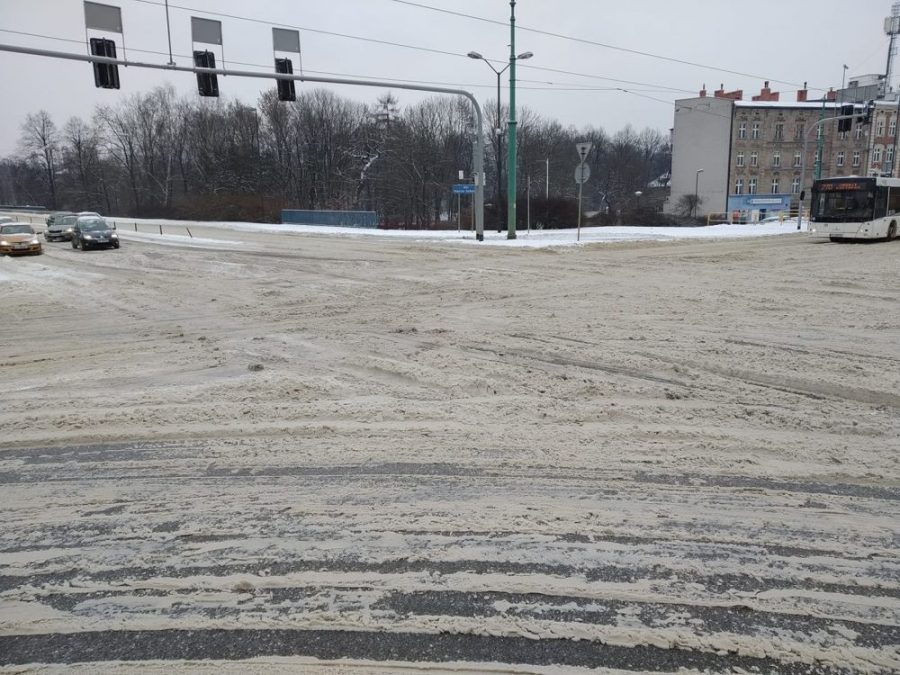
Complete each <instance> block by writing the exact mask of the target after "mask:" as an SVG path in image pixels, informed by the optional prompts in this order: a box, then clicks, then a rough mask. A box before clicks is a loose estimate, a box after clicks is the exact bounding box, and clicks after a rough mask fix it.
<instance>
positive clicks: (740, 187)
mask: <svg viewBox="0 0 900 675" xmlns="http://www.w3.org/2000/svg"><path fill="white" fill-rule="evenodd" d="M734 194H736V195H742V194H744V179H743V178H738V179H737V181H735V183H734Z"/></svg>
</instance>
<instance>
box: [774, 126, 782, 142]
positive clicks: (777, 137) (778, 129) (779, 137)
mask: <svg viewBox="0 0 900 675" xmlns="http://www.w3.org/2000/svg"><path fill="white" fill-rule="evenodd" d="M775 140H776V141H783V140H784V123H783V122H779V123H778V124H776V125H775Z"/></svg>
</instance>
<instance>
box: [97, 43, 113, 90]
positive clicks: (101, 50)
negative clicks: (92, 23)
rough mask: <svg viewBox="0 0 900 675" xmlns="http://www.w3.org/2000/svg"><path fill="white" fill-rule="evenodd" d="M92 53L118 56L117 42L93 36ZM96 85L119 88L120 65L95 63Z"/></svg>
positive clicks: (111, 56) (103, 87) (109, 56)
mask: <svg viewBox="0 0 900 675" xmlns="http://www.w3.org/2000/svg"><path fill="white" fill-rule="evenodd" d="M91 54H92V55H93V56H106V57H107V58H110V59H114V58H116V43H115V42H113V41H112V40H107V39H106V38H91ZM93 65H94V86H95V87H100V88H102V89H118V88H119V66H117V65H115V64H113V63H95V64H93Z"/></svg>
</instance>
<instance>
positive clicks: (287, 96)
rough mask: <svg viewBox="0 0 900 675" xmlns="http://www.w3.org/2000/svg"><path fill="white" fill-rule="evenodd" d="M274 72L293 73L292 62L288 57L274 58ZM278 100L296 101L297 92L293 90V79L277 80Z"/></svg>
mask: <svg viewBox="0 0 900 675" xmlns="http://www.w3.org/2000/svg"><path fill="white" fill-rule="evenodd" d="M275 72H276V73H284V74H286V75H293V73H294V64H293V63H291V60H290V59H275ZM278 100H279V101H296V100H297V93H296V91H295V90H294V81H293V80H282V79H279V80H278Z"/></svg>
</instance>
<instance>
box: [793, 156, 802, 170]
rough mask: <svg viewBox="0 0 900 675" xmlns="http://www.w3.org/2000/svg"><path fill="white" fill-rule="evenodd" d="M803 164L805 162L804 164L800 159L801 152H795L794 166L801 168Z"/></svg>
mask: <svg viewBox="0 0 900 675" xmlns="http://www.w3.org/2000/svg"><path fill="white" fill-rule="evenodd" d="M802 163H803V162H802V160H801V158H800V153H799V152H795V153H794V166H796V167H799V166H800V165H801V164H802Z"/></svg>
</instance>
